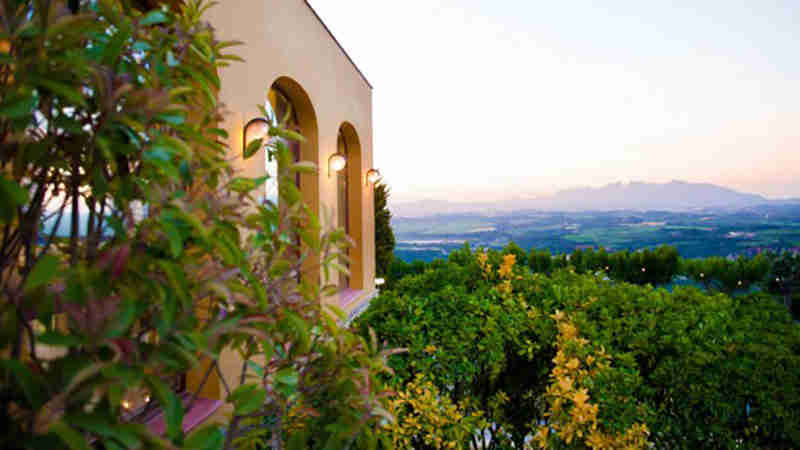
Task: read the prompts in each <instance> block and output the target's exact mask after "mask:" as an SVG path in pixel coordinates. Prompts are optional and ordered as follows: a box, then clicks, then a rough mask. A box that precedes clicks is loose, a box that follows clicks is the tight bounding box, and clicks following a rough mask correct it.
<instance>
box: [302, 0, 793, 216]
mask: <svg viewBox="0 0 800 450" xmlns="http://www.w3.org/2000/svg"><path fill="white" fill-rule="evenodd" d="M309 3H311V5H312V6H313V7H314V9H315V10H316V11H317V12H318V14H319V15H320V16H321V17H322V19H323V20H324V21H325V23H326V24H327V25H328V27H329V28H330V29H331V31H332V32H333V34H334V35H335V36H336V38H337V39H338V40H339V42H340V43H341V44H342V46H343V47H344V48H345V49H346V50H347V52H348V53H349V54H350V56H351V57H352V58H353V60H354V61H355V62H356V64H357V65H358V67H359V68H360V69H361V70H362V72H363V73H364V74H365V75H366V77H367V79H369V81H370V82H371V84H372V85H373V86H374V91H373V121H374V125H373V126H374V141H373V149H374V165H375V167H377V168H379V169H380V170H381V172H382V174H383V175H384V179H385V180H386V182H387V183H388V184H389V185H390V186H391V189H392V197H393V201H394V202H405V201H414V200H422V199H436V200H450V201H496V200H501V199H509V198H530V197H535V196H539V195H546V194H549V193H553V192H555V191H557V190H559V189H564V188H569V187H576V186H601V185H604V184H607V183H611V182H618V181H623V182H625V181H646V182H667V181H671V180H683V181H689V182H707V183H715V184H720V185H723V186H728V187H732V188H734V189H737V190H741V191H745V192H752V193H758V194H762V195H765V196H768V197H772V198H783V197H800V26H798V24H800V2H796V1H795V2H791V1H785V2H782V1H771V0H758V1H755V0H748V1H735V0H734V1H731V0H726V1H717V0H705V1H700V0H694V1H685V2H683V1H647V2H643V1H641V0H638V1H613V0H606V1H602V2H598V1H593V0H587V1H580V0H560V1H551V0H550V1H539V0H483V1H480V0H404V1H401V2H398V1H388V0H309Z"/></svg>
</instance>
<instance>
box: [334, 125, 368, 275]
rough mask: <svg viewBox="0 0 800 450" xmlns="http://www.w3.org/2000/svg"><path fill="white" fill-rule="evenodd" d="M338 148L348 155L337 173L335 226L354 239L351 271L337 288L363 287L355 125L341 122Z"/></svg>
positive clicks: (360, 180)
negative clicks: (345, 162) (345, 163)
mask: <svg viewBox="0 0 800 450" xmlns="http://www.w3.org/2000/svg"><path fill="white" fill-rule="evenodd" d="M336 150H337V152H338V153H340V154H342V155H344V156H345V157H346V158H347V165H346V166H345V168H344V169H343V170H341V171H339V172H338V173H337V175H336V177H337V180H336V185H337V186H336V193H337V195H336V198H337V205H336V209H337V226H338V227H341V228H344V229H345V232H346V233H347V234H348V235H349V236H350V237H351V238H352V239H353V242H354V246H353V247H350V248H349V249H348V251H347V255H348V259H349V263H348V264H347V265H348V268H349V271H350V275H349V276H347V275H346V274H341V275H340V277H339V288H340V289H348V288H350V289H363V288H364V270H363V245H362V234H363V232H362V226H361V224H362V194H363V189H364V187H363V184H364V180H363V176H362V173H363V172H362V167H361V143H360V141H359V139H358V133H357V132H356V129H355V127H353V125H351V124H350V123H347V122H345V123H343V124H342V125H341V126H340V127H339V132H338V138H337V149H336Z"/></svg>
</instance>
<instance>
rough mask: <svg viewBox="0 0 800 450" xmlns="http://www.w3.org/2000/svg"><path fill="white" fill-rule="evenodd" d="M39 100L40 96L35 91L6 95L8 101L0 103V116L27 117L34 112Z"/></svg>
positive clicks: (10, 117)
mask: <svg viewBox="0 0 800 450" xmlns="http://www.w3.org/2000/svg"><path fill="white" fill-rule="evenodd" d="M38 102H39V96H38V95H37V94H36V92H35V91H27V92H23V93H18V94H16V95H10V96H8V97H6V101H4V102H3V103H2V104H0V117H6V118H9V119H19V118H20V117H25V116H27V115H29V114H31V113H32V112H33V109H34V108H35V107H36V104H37V103H38Z"/></svg>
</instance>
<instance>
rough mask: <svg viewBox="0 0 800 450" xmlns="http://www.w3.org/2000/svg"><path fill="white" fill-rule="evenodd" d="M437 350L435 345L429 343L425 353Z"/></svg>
mask: <svg viewBox="0 0 800 450" xmlns="http://www.w3.org/2000/svg"><path fill="white" fill-rule="evenodd" d="M435 351H436V346H435V345H427V346H425V353H434V352H435Z"/></svg>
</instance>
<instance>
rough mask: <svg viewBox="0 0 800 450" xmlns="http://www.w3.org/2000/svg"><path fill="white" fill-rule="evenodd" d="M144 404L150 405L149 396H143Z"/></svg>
mask: <svg viewBox="0 0 800 450" xmlns="http://www.w3.org/2000/svg"><path fill="white" fill-rule="evenodd" d="M144 402H145V403H150V396H149V395H145V396H144Z"/></svg>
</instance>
